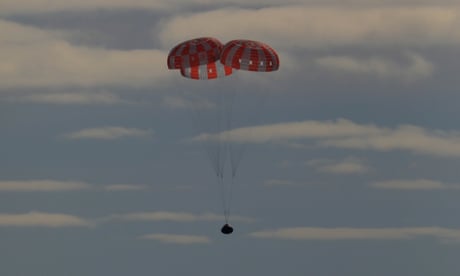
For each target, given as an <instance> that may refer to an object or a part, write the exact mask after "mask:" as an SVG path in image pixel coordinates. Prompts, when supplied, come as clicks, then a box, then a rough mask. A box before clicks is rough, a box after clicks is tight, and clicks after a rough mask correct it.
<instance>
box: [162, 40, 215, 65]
mask: <svg viewBox="0 0 460 276" xmlns="http://www.w3.org/2000/svg"><path fill="white" fill-rule="evenodd" d="M222 47H223V45H222V43H221V42H220V41H219V40H217V39H216V38H213V37H200V38H195V39H191V40H187V41H184V42H181V43H179V44H178V45H176V46H175V47H174V48H172V49H171V51H170V52H169V55H168V69H181V68H183V67H185V68H186V67H194V66H199V65H203V64H208V63H212V62H215V61H218V60H219V57H220V53H221V50H222Z"/></svg>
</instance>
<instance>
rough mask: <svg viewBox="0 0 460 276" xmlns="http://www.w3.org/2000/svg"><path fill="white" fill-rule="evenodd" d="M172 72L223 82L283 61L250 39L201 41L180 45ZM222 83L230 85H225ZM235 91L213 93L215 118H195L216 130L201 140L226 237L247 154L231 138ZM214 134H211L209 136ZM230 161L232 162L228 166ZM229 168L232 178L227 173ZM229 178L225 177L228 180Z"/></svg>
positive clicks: (170, 63) (275, 66)
mask: <svg viewBox="0 0 460 276" xmlns="http://www.w3.org/2000/svg"><path fill="white" fill-rule="evenodd" d="M167 65H168V69H170V70H175V69H179V70H180V74H181V75H182V76H183V77H185V78H188V79H193V80H202V81H208V80H214V79H223V78H225V77H228V76H230V75H232V74H233V73H235V72H236V71H238V70H244V71H252V72H271V71H276V70H278V69H279V57H278V54H277V53H276V51H275V50H274V49H273V48H271V47H270V46H269V45H267V44H265V43H262V42H259V41H255V40H247V39H238V40H232V41H230V42H228V43H226V44H225V45H224V44H222V43H221V42H220V41H219V40H218V39H216V38H213V37H200V38H195V39H191V40H187V41H184V42H181V43H179V44H177V45H176V46H175V47H173V48H172V49H171V51H170V52H169V55H168V58H167ZM219 83H222V84H224V83H225V84H226V83H227V82H225V81H223V80H222V81H220V82H219ZM232 86H233V88H234V89H228V87H227V86H225V85H222V86H219V85H218V86H217V87H218V89H216V91H213V92H215V93H213V94H214V95H212V96H217V98H218V99H217V100H216V101H215V102H216V103H217V104H216V112H215V113H214V115H213V117H215V118H203V117H204V116H200V115H201V114H202V112H201V111H200V110H199V109H196V110H195V113H194V114H193V116H191V117H193V118H194V119H195V122H194V123H195V125H198V126H199V125H202V126H203V125H205V124H204V120H210V121H211V122H212V123H213V127H211V128H209V127H208V128H206V127H202V128H201V129H200V130H201V131H207V132H208V133H207V135H208V136H210V137H213V139H209V137H206V135H205V136H201V138H203V139H202V140H204V144H205V147H204V148H205V149H206V152H207V154H208V157H209V160H210V162H211V165H212V168H213V170H214V173H215V175H216V177H217V183H218V185H219V187H220V189H221V196H222V207H223V212H224V217H225V225H224V226H223V227H222V229H221V232H222V233H223V234H231V233H232V232H233V228H232V227H231V226H230V225H229V217H230V207H231V201H232V187H233V186H234V183H235V178H236V174H237V169H238V167H239V163H240V161H241V158H242V156H243V153H244V148H243V147H241V146H240V145H238V144H237V143H235V142H232V139H231V137H230V134H231V130H232V126H233V120H234V118H233V117H234V116H233V115H234V114H233V112H232V110H233V105H234V101H235V95H236V91H237V90H238V88H237V86H238V83H237V82H236V83H235V81H233V84H232ZM209 132H210V133H209ZM227 161H228V162H227ZM226 164H230V165H229V167H230V168H229V170H230V174H229V176H228V178H227V175H226V173H225V171H226V170H225V168H226ZM224 175H225V177H224Z"/></svg>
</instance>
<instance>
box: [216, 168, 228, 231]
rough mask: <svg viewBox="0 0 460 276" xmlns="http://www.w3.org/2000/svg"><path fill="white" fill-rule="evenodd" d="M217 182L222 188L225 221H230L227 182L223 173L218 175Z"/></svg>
mask: <svg viewBox="0 0 460 276" xmlns="http://www.w3.org/2000/svg"><path fill="white" fill-rule="evenodd" d="M217 182H218V185H219V188H220V194H221V200H222V210H223V212H224V218H225V223H228V207H227V205H228V204H227V199H226V195H225V194H226V191H225V183H224V177H223V175H221V174H220V175H217Z"/></svg>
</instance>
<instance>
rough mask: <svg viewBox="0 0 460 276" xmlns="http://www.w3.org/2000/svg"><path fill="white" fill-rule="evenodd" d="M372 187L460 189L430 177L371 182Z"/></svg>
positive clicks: (387, 188) (388, 188)
mask: <svg viewBox="0 0 460 276" xmlns="http://www.w3.org/2000/svg"><path fill="white" fill-rule="evenodd" d="M371 187H374V188H376V189H384V190H451V189H460V186H456V185H449V184H445V183H443V182H440V181H435V180H429V179H415V180H404V179H397V180H386V181H376V182H373V183H371Z"/></svg>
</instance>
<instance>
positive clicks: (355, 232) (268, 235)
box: [251, 227, 460, 242]
mask: <svg viewBox="0 0 460 276" xmlns="http://www.w3.org/2000/svg"><path fill="white" fill-rule="evenodd" d="M251 236H252V237H255V238H264V239H282V240H407V239H414V238H422V237H429V238H435V239H438V240H441V241H443V242H447V241H449V242H460V230H459V229H449V228H442V227H412V228H321V227H294V228H281V229H276V230H265V231H259V232H254V233H251Z"/></svg>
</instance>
